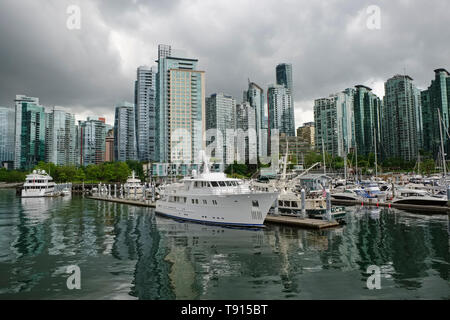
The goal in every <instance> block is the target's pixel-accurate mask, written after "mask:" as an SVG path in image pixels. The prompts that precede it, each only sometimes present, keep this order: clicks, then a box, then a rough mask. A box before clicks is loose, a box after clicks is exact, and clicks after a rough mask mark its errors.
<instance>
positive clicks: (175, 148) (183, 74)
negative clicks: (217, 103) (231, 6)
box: [156, 45, 205, 163]
mask: <svg viewBox="0 0 450 320" xmlns="http://www.w3.org/2000/svg"><path fill="white" fill-rule="evenodd" d="M158 48H159V50H158V54H159V55H158V60H157V63H158V74H157V77H156V78H157V84H156V91H157V99H156V128H157V130H156V142H157V148H156V150H157V154H156V158H157V159H158V160H159V161H160V162H163V163H169V162H170V163H172V162H177V163H180V162H184V163H192V162H193V161H194V159H195V158H196V157H197V156H198V154H199V151H200V150H201V149H204V148H205V139H204V134H205V72H204V71H198V70H197V63H198V60H197V59H191V58H182V57H172V56H170V54H171V49H170V46H163V45H160V46H159V47H158Z"/></svg>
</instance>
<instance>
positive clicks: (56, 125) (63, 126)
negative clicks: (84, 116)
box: [45, 110, 78, 165]
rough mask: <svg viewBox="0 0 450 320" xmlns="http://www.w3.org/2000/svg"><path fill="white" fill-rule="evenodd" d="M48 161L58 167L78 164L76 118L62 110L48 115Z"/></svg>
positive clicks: (46, 142)
mask: <svg viewBox="0 0 450 320" xmlns="http://www.w3.org/2000/svg"><path fill="white" fill-rule="evenodd" d="M46 120H47V121H46V138H45V150H46V151H45V154H46V157H45V158H46V161H47V162H53V163H54V164H56V165H75V164H77V163H78V156H77V150H76V131H75V116H74V115H73V114H71V113H68V112H65V111H62V110H52V112H49V113H47V114H46Z"/></svg>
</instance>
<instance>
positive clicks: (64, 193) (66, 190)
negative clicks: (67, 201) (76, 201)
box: [61, 187, 72, 197]
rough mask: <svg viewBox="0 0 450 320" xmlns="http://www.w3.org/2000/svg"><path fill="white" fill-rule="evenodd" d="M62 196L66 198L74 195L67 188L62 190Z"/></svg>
mask: <svg viewBox="0 0 450 320" xmlns="http://www.w3.org/2000/svg"><path fill="white" fill-rule="evenodd" d="M61 194H62V195H63V196H65V197H66V196H70V195H72V192H71V191H70V189H69V188H67V187H66V188H64V189H62V191H61Z"/></svg>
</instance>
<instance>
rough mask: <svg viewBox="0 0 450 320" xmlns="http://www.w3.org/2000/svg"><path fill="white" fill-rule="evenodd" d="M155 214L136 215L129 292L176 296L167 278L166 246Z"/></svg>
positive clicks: (144, 295) (150, 296)
mask: <svg viewBox="0 0 450 320" xmlns="http://www.w3.org/2000/svg"><path fill="white" fill-rule="evenodd" d="M154 218H155V217H154V214H145V215H140V216H138V217H137V218H136V219H137V222H136V229H135V234H136V238H135V239H136V249H137V262H136V266H135V272H134V281H133V287H132V290H131V292H130V294H131V295H132V296H135V297H138V298H139V299H151V300H155V299H175V298H176V296H175V294H174V292H173V288H172V287H171V282H170V279H169V273H170V263H169V262H168V261H167V260H166V259H165V257H166V256H167V253H168V249H167V247H166V243H165V240H164V238H163V237H162V236H161V233H160V232H159V230H158V228H157V227H156V225H155V221H154Z"/></svg>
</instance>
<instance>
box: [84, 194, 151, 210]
mask: <svg viewBox="0 0 450 320" xmlns="http://www.w3.org/2000/svg"><path fill="white" fill-rule="evenodd" d="M88 198H89V199H94V200H102V201H110V202H117V203H123V204H131V205H135V206H142V207H150V208H154V207H156V204H155V202H152V201H151V200H134V199H125V198H123V199H122V198H113V197H111V198H108V197H99V196H89V197H88Z"/></svg>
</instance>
